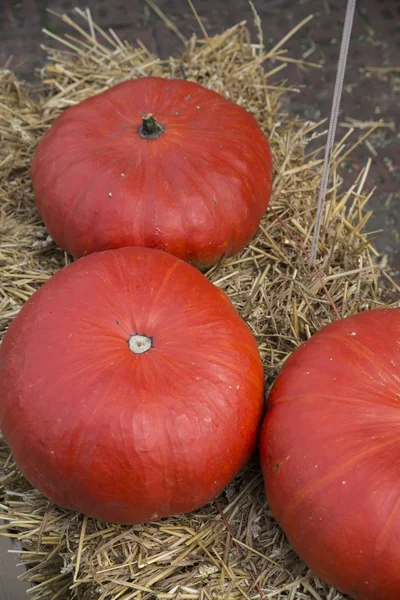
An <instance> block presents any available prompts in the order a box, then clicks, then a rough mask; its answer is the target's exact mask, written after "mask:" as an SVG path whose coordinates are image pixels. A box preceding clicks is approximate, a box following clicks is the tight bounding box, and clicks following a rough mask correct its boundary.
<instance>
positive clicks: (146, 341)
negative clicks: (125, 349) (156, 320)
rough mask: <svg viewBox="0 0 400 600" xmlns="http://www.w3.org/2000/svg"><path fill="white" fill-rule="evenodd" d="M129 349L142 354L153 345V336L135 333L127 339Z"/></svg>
mask: <svg viewBox="0 0 400 600" xmlns="http://www.w3.org/2000/svg"><path fill="white" fill-rule="evenodd" d="M128 346H129V350H130V351H131V352H133V353H134V354H144V353H145V352H147V351H148V350H150V348H152V347H153V338H152V337H148V336H147V335H140V334H139V333H135V334H134V335H131V336H130V338H129V340H128Z"/></svg>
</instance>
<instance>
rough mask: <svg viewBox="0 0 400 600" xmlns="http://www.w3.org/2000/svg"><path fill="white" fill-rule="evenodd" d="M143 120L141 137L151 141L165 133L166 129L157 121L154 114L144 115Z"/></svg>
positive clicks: (140, 129)
mask: <svg viewBox="0 0 400 600" xmlns="http://www.w3.org/2000/svg"><path fill="white" fill-rule="evenodd" d="M142 119H143V121H142V125H141V126H140V127H139V135H140V137H142V138H144V139H146V140H151V139H154V138H158V137H159V136H160V135H161V134H162V133H164V127H163V126H162V125H161V123H159V122H158V121H156V120H155V118H154V117H153V115H152V114H148V115H143V117H142Z"/></svg>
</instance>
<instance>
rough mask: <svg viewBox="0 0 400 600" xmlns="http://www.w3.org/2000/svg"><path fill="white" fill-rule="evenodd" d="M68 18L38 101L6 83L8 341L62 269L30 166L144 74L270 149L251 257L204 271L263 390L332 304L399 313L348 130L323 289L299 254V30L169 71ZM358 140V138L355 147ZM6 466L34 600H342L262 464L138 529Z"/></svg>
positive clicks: (210, 47)
mask: <svg viewBox="0 0 400 600" xmlns="http://www.w3.org/2000/svg"><path fill="white" fill-rule="evenodd" d="M77 13H78V17H80V19H81V21H80V22H82V20H83V23H82V26H80V25H78V23H75V22H74V21H72V20H70V19H69V18H68V17H67V16H62V17H61V18H62V19H63V21H64V22H65V23H67V24H68V25H69V26H70V29H71V33H70V34H68V35H66V36H65V37H64V38H63V39H62V40H61V39H60V38H57V40H58V42H62V44H63V45H64V47H63V48H62V49H61V50H60V49H57V50H56V49H53V48H46V50H47V53H48V57H49V61H48V64H47V66H46V67H45V69H44V70H43V72H42V74H41V75H42V81H43V90H42V93H41V95H40V96H39V97H37V96H35V99H33V96H32V94H30V90H29V89H28V87H27V86H26V85H24V84H23V83H21V82H19V81H18V80H17V79H16V78H15V77H14V76H13V74H12V73H11V72H9V71H7V70H4V71H2V72H1V73H0V77H1V95H0V134H1V137H2V144H1V146H0V174H1V187H0V196H1V216H0V228H1V240H0V294H1V298H0V320H1V328H2V330H3V331H4V330H5V329H6V328H7V326H8V324H9V322H10V320H11V319H12V318H13V317H14V316H15V315H16V314H17V313H18V311H19V309H20V308H21V306H22V304H23V303H24V302H25V301H26V300H27V299H28V298H29V296H30V295H31V294H32V293H33V292H34V291H35V290H36V289H37V288H38V287H40V285H42V284H43V283H44V282H45V281H46V280H47V279H49V278H50V277H51V276H52V274H53V273H54V272H55V271H57V270H58V269H59V268H60V267H62V266H63V265H64V264H66V263H68V262H69V261H70V258H69V257H68V256H66V255H65V254H64V253H63V252H62V251H61V250H60V249H59V248H57V247H56V246H55V244H54V243H53V242H52V240H51V239H50V238H49V237H48V236H47V233H46V230H45V228H44V226H43V223H42V221H41V219H40V218H39V215H38V213H37V210H36V208H35V205H34V200H33V195H32V190H31V186H30V179H29V166H30V162H31V159H32V154H33V151H34V149H35V146H36V143H37V141H38V139H39V138H40V136H41V135H42V134H43V132H44V131H45V129H46V128H47V127H48V126H49V125H50V124H51V122H52V121H53V119H54V118H55V117H56V116H57V115H58V114H59V113H60V112H61V111H62V110H63V109H65V108H66V107H68V106H70V105H73V104H76V103H77V102H79V101H80V100H83V99H84V98H86V97H87V96H90V95H92V94H94V93H97V92H100V91H101V90H104V89H106V88H108V87H109V86H110V85H113V84H115V83H117V82H119V81H122V80H125V79H130V78H133V77H140V76H143V75H161V76H164V77H178V78H186V79H190V80H194V81H197V82H199V83H202V84H204V85H206V86H207V87H209V88H211V89H214V90H216V91H217V92H220V93H221V94H223V95H225V96H226V97H228V98H230V99H231V100H233V101H235V102H237V103H238V104H240V105H241V106H243V107H244V108H246V109H247V110H249V111H250V112H251V113H252V114H253V115H254V116H255V117H256V118H257V119H258V122H259V123H260V125H261V126H262V128H263V130H264V131H265V133H266V134H267V136H268V138H269V139H270V142H271V146H272V151H273V155H274V164H275V179H274V195H273V199H272V205H271V210H269V211H268V212H267V214H266V216H265V217H264V219H263V221H262V224H261V226H260V228H259V231H258V233H257V235H256V236H255V238H254V240H253V241H252V243H251V245H250V246H249V247H248V248H246V249H245V250H244V251H243V252H242V253H241V254H240V255H239V256H236V257H234V258H231V259H229V260H225V261H223V262H222V264H220V265H219V266H217V267H214V268H213V269H211V270H210V271H209V272H208V277H210V279H211V280H212V281H213V282H214V283H215V285H217V286H220V287H221V288H223V289H224V290H225V292H227V294H228V295H229V297H230V299H231V300H232V302H233V303H234V304H235V306H236V308H237V310H238V311H239V313H240V314H241V315H242V316H243V317H244V318H245V319H246V320H247V322H248V324H249V326H250V327H251V330H252V331H253V333H254V335H255V337H256V339H257V341H258V344H259V348H260V351H261V354H262V358H263V361H264V366H265V372H266V376H267V384H270V383H271V382H272V381H273V379H274V377H275V376H276V374H277V372H278V370H279V368H280V367H281V365H282V363H283V361H284V360H285V359H286V357H287V356H288V355H289V354H290V353H291V352H292V351H293V350H294V349H295V348H296V347H297V346H298V345H299V343H300V342H302V341H303V340H305V339H307V338H308V337H310V335H312V334H313V332H315V331H316V330H317V329H319V328H320V327H321V326H323V325H325V324H327V323H329V322H330V321H332V320H333V319H335V318H336V315H335V311H334V308H333V306H332V302H333V303H334V305H335V307H336V310H337V312H338V314H339V315H340V316H342V317H344V316H346V315H349V314H352V313H354V312H357V311H360V310H364V309H368V308H374V307H378V306H388V305H391V304H394V303H395V302H396V299H397V303H398V289H395V284H394V282H393V281H391V278H390V275H389V274H388V273H385V272H383V270H382V269H380V267H379V266H378V265H377V263H376V260H375V259H376V257H377V253H376V251H375V250H374V248H373V247H372V246H371V243H370V239H371V236H370V235H367V234H366V233H364V232H363V231H364V228H365V226H366V223H367V221H368V218H369V216H370V213H369V212H366V211H365V205H366V203H367V201H368V199H369V197H370V195H371V192H368V191H366V188H367V183H366V181H367V176H368V171H369V168H370V162H369V163H367V165H366V166H365V168H364V169H363V170H362V171H361V173H359V175H358V177H357V178H356V180H355V182H354V185H353V186H352V187H351V188H350V189H349V190H343V189H341V179H340V176H339V170H338V169H339V166H340V162H341V160H342V159H343V158H344V157H345V156H347V155H348V153H349V152H350V151H351V144H350V141H351V140H352V139H353V133H354V129H352V128H351V129H349V130H347V131H346V134H345V136H344V138H343V139H342V140H341V141H339V143H338V144H337V147H336V149H335V153H334V158H335V161H334V166H333V173H332V175H333V177H332V181H333V183H332V186H331V189H330V191H329V194H328V199H327V203H326V207H325V215H324V220H323V230H322V236H321V241H320V245H319V259H318V271H319V274H320V275H319V276H318V275H317V273H316V272H315V270H313V269H312V268H311V267H310V265H309V262H308V260H307V258H306V256H305V254H304V252H303V250H302V249H301V247H300V246H302V247H303V248H305V249H307V248H309V246H310V235H311V232H312V230H313V226H314V218H315V206H316V199H317V195H318V188H319V182H320V166H321V153H318V152H314V151H313V152H309V151H308V149H307V145H308V143H309V142H310V141H311V140H315V138H316V137H318V136H319V135H321V133H317V131H319V129H318V124H315V123H310V122H308V123H304V122H301V121H299V120H298V119H290V118H289V117H288V115H287V114H285V112H284V111H283V109H282V105H281V102H282V100H283V99H284V98H285V97H288V95H289V98H290V94H293V93H296V92H298V90H296V89H294V88H293V87H292V86H291V85H290V83H288V82H286V81H280V82H279V81H278V82H277V81H276V79H274V82H272V80H271V76H272V75H273V74H276V73H277V72H278V71H280V70H281V69H282V68H283V67H284V66H285V64H286V63H287V62H289V61H290V62H298V63H299V64H302V61H301V60H296V59H290V58H289V57H287V55H286V52H285V50H284V49H283V43H284V41H285V40H286V39H288V37H290V35H292V34H293V33H295V32H296V31H297V30H298V29H299V27H298V28H296V30H294V31H293V32H291V33H290V34H289V35H288V36H285V39H284V40H282V42H281V43H279V44H277V45H276V46H275V47H274V48H273V49H271V50H268V51H266V50H265V49H264V48H263V47H262V44H261V43H259V44H252V43H251V40H250V37H249V33H248V31H247V29H246V28H245V24H244V23H241V24H239V25H237V26H236V27H233V28H231V29H229V30H227V31H225V32H224V33H222V34H220V35H216V36H215V37H213V38H211V39H210V38H208V37H207V38H206V39H195V38H194V37H193V38H192V39H191V40H190V41H189V42H188V44H187V47H186V50H185V52H184V53H183V54H182V56H180V57H179V58H171V59H169V60H168V61H164V62H162V61H160V60H159V59H158V58H157V57H155V56H153V55H152V54H150V53H149V52H148V51H147V50H146V48H144V47H143V45H142V44H140V43H139V44H138V45H137V46H136V47H134V48H133V47H132V46H131V45H130V44H128V43H126V42H121V41H120V40H119V39H118V37H117V36H116V35H115V33H114V32H112V31H109V32H104V31H102V30H101V29H99V27H98V26H97V25H96V24H95V23H93V21H92V19H91V16H90V13H89V11H81V10H79V9H77ZM47 34H48V35H49V36H51V37H55V36H54V35H53V34H50V32H47ZM259 39H260V40H261V41H262V36H261V34H260V36H259ZM375 126H376V125H373V127H372V129H373V128H374V127H375ZM369 131H371V129H370V130H369ZM367 133H368V132H367ZM364 137H365V134H363V138H364ZM363 138H362V139H363ZM358 143H359V140H358V141H357V140H356V141H353V142H352V145H353V147H354V146H355V145H357V144H358ZM349 144H350V146H349ZM382 275H384V276H385V277H386V283H387V285H386V286H385V287H384V286H383V285H382V283H381V281H382ZM324 286H325V287H326V290H327V291H328V292H329V295H330V297H331V299H332V302H331V300H330V299H329V298H328V296H327V294H326V291H325V290H324ZM0 469H1V470H0V477H1V479H0V483H2V487H1V490H0V500H1V501H2V504H1V505H0V512H1V513H2V514H0V518H3V519H4V520H6V522H7V525H6V526H4V527H2V529H1V531H0V534H2V535H8V536H11V537H13V538H15V539H16V540H19V542H20V544H21V545H22V549H23V550H22V552H19V553H18V556H19V557H20V560H21V561H22V562H23V563H24V564H25V565H26V566H27V571H26V572H25V573H24V575H23V578H24V579H25V580H27V581H29V582H30V583H31V585H32V587H31V589H30V592H29V593H30V597H31V598H32V599H34V600H45V599H46V600H56V599H57V598H58V599H61V600H69V599H71V598H79V599H82V600H94V599H96V600H106V599H107V600H108V599H110V600H111V599H112V600H117V599H118V600H131V599H132V598H136V599H137V600H145V599H148V598H155V597H157V598H160V599H161V600H169V599H171V600H172V599H175V598H177V599H178V598H179V599H180V600H197V599H199V600H211V599H215V600H236V599H240V598H246V599H249V598H251V599H255V598H260V597H261V598H275V599H286V600H300V599H304V600H305V599H314V600H323V599H328V600H339V599H341V598H343V596H342V595H341V594H340V593H339V592H337V591H335V590H333V589H329V588H328V587H327V586H326V585H325V584H323V583H321V582H320V581H319V580H318V579H317V578H315V577H314V576H313V575H312V574H311V573H310V572H309V571H308V570H307V568H306V567H305V565H304V564H303V563H302V562H301V561H300V560H299V559H298V558H297V557H296V556H295V554H294V552H293V551H292V550H291V549H290V547H289V545H288V544H287V542H286V540H285V538H284V536H283V534H282V533H281V531H280V529H279V528H278V526H277V525H276V523H275V522H274V520H273V518H272V515H271V513H270V511H269V509H268V506H267V504H266V501H265V497H264V493H263V487H262V477H261V475H260V469H259V465H258V460H257V457H255V458H254V459H253V461H252V462H251V463H250V465H248V466H247V467H246V468H245V469H244V470H243V471H242V472H241V473H240V474H239V475H238V477H237V478H236V479H235V480H234V482H233V483H232V484H231V485H229V486H228V488H227V489H226V491H225V492H224V493H223V494H221V496H220V497H219V499H218V501H216V502H211V503H210V504H209V505H207V506H206V507H204V508H203V509H202V510H199V511H197V512H195V513H193V514H187V515H182V516H177V517H171V518H168V519H164V520H162V521H161V522H159V523H152V524H149V525H140V526H134V527H128V526H119V525H112V524H107V523H101V522H98V521H95V520H93V519H87V518H84V517H82V516H81V515H79V514H74V513H71V512H68V511H65V510H62V509H60V508H57V507H55V506H53V505H52V504H50V503H49V502H48V501H47V500H46V499H45V498H44V497H43V496H41V495H40V494H39V493H38V492H36V491H35V490H33V489H32V488H31V486H30V485H29V484H28V483H27V482H26V481H25V480H24V478H23V477H22V476H21V474H20V473H19V471H18V469H17V467H16V466H15V464H14V463H13V460H12V457H11V456H10V453H9V450H8V448H7V447H6V445H5V444H4V442H2V443H1V444H0ZM8 527H11V532H10V530H9V529H8ZM345 543H346V542H345V540H344V544H345Z"/></svg>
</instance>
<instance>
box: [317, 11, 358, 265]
mask: <svg viewBox="0 0 400 600" xmlns="http://www.w3.org/2000/svg"><path fill="white" fill-rule="evenodd" d="M355 7H356V0H347V8H346V16H345V20H344V26H343V36H342V42H341V45H340V55H339V62H338V68H337V73H336V82H335V90H334V93H333V100H332V110H331V118H330V122H329V129H328V137H327V140H326V147H325V158H324V164H323V168H322V178H321V186H320V189H319V196H318V204H317V214H316V218H315V227H314V233H313V239H312V244H311V252H310V262H315V259H316V257H317V250H318V240H319V234H320V231H321V224H322V215H323V210H324V204H325V197H326V191H327V189H328V179H329V171H330V163H331V156H332V150H333V144H334V141H335V133H336V128H337V122H338V117H339V108H340V99H341V97H342V90H343V79H344V73H345V70H346V62H347V54H348V51H349V44H350V35H351V29H352V26H353V17H354V10H355Z"/></svg>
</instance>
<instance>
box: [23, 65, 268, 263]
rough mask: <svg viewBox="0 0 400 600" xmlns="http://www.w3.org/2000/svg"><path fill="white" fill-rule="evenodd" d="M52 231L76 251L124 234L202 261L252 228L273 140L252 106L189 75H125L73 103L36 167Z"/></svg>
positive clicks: (112, 243)
mask: <svg viewBox="0 0 400 600" xmlns="http://www.w3.org/2000/svg"><path fill="white" fill-rule="evenodd" d="M31 175H32V184H33V188H34V192H35V198H36V203H37V206H38V209H39V212H40V213H41V215H42V217H43V219H44V221H45V224H46V226H47V228H48V231H49V233H50V235H51V236H52V238H53V239H54V240H55V241H56V242H57V244H59V245H60V246H61V247H62V248H64V249H65V250H67V251H68V252H70V253H71V254H72V255H74V256H75V257H80V256H83V255H86V254H90V253H91V252H94V251H99V250H107V249H112V248H119V247H122V246H146V247H149V248H157V249H161V250H165V251H167V252H169V253H171V254H174V255H175V256H178V257H179V258H182V259H183V260H185V261H188V262H190V263H193V264H194V265H196V266H198V267H207V266H209V265H212V264H214V263H216V262H217V261H218V260H219V259H220V258H221V257H222V256H231V255H232V254H235V253H236V252H238V251H239V250H240V249H241V248H243V247H244V246H245V245H246V244H248V242H249V241H250V240H251V238H252V237H253V235H254V233H255V232H256V230H257V227H258V225H259V222H260V220H261V217H262V216H263V214H264V213H265V211H266V209H267V206H268V202H269V199H270V195H271V177H272V163H271V152H270V148H269V145H268V141H267V139H266V137H265V135H264V133H263V132H262V131H261V129H260V128H259V126H258V124H257V122H256V120H255V119H254V118H253V117H252V115H250V114H249V113H248V112H247V111H246V110H244V109H243V108H241V107H240V106H238V105H237V104H235V103H233V102H230V101H229V100H227V99H225V98H223V97H222V96H221V95H219V94H217V93H216V92H213V91H211V90H208V89H206V88H204V87H202V86H201V85H199V84H197V83H193V82H189V81H179V80H167V79H163V78H160V77H147V78H142V79H137V80H134V81H126V82H123V83H121V84H119V85H116V86H114V87H112V88H110V89H109V90H107V91H105V92H102V93H100V94H98V95H96V96H93V97H91V98H88V99H86V100H84V101H83V102H81V103H80V104H78V105H76V106H74V107H71V108H69V109H67V110H66V111H65V112H64V113H63V114H62V115H61V116H60V117H59V118H58V119H56V121H55V122H54V123H53V124H52V126H51V127H50V129H49V131H48V132H47V133H46V134H45V135H44V137H43V138H42V140H41V141H40V142H39V145H38V148H37V151H36V153H35V156H34V160H33V163H32V169H31Z"/></svg>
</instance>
